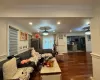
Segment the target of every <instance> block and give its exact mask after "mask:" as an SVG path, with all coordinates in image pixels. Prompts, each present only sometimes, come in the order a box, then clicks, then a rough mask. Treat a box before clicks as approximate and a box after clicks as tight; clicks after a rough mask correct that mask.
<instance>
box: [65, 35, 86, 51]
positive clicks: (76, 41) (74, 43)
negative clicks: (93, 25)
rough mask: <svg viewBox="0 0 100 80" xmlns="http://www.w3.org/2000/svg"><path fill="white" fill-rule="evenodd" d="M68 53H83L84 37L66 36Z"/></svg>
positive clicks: (84, 47)
mask: <svg viewBox="0 0 100 80" xmlns="http://www.w3.org/2000/svg"><path fill="white" fill-rule="evenodd" d="M67 48H68V52H74V51H75V52H83V51H84V52H85V51H86V46H85V37H84V36H67Z"/></svg>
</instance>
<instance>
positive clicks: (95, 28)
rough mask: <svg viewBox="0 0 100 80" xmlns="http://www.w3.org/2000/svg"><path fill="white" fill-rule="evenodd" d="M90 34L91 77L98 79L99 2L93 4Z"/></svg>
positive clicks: (99, 61)
mask: <svg viewBox="0 0 100 80" xmlns="http://www.w3.org/2000/svg"><path fill="white" fill-rule="evenodd" d="M98 1H100V0H98ZM95 2H96V1H95ZM91 36H92V37H91V39H92V42H91V43H92V61H93V62H92V63H93V78H94V80H100V2H98V5H97V4H96V5H95V6H94V18H93V19H92V20H91Z"/></svg>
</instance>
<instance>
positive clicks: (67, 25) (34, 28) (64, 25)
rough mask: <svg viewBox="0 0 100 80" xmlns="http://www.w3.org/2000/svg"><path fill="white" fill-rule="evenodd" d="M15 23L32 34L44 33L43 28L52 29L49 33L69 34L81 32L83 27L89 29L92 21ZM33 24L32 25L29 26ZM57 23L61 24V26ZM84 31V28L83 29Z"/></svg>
mask: <svg viewBox="0 0 100 80" xmlns="http://www.w3.org/2000/svg"><path fill="white" fill-rule="evenodd" d="M11 20H12V21H13V22H16V23H17V24H20V25H22V26H23V27H25V28H27V29H28V30H30V31H31V32H38V31H39V32H43V30H41V29H40V28H41V27H50V28H51V29H50V30H48V31H49V32H51V33H52V32H53V31H55V33H61V32H62V33H67V32H69V31H70V30H73V31H79V30H80V28H81V27H87V25H86V23H87V22H89V21H90V19H89V18H15V19H11ZM29 22H32V23H33V24H32V25H29ZM57 22H61V24H60V25H58V24H57ZM81 29H82V28H81Z"/></svg>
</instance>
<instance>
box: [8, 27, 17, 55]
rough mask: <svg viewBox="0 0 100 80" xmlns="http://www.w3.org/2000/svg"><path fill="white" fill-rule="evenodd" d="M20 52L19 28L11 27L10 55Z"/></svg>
mask: <svg viewBox="0 0 100 80" xmlns="http://www.w3.org/2000/svg"><path fill="white" fill-rule="evenodd" d="M17 53H18V30H17V29H14V28H12V27H9V55H15V54H17Z"/></svg>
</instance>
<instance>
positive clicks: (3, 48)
mask: <svg viewBox="0 0 100 80" xmlns="http://www.w3.org/2000/svg"><path fill="white" fill-rule="evenodd" d="M9 25H10V26H12V27H14V28H16V29H18V30H22V31H23V32H27V33H29V34H31V33H30V32H29V31H28V30H26V29H25V28H24V27H22V26H21V25H18V24H15V23H13V22H8V21H7V20H3V19H0V61H1V60H3V59H5V58H6V57H7V56H8V50H9V48H8V42H9V41H8V40H9V39H8V38H9V37H8V34H9ZM18 34H19V31H18ZM20 46H28V41H20V35H18V53H21V52H24V51H26V50H27V49H28V48H26V49H22V50H20Z"/></svg>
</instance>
